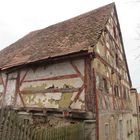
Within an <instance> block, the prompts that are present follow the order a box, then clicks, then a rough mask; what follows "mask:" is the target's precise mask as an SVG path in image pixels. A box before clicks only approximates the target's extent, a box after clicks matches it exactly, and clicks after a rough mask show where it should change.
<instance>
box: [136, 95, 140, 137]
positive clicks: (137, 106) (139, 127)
mask: <svg viewBox="0 0 140 140" xmlns="http://www.w3.org/2000/svg"><path fill="white" fill-rule="evenodd" d="M136 108H137V121H138V139H140V134H139V131H140V130H139V129H140V126H139V103H138V93H137V92H136Z"/></svg>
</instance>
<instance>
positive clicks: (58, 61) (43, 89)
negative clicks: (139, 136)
mask: <svg viewBox="0 0 140 140" xmlns="http://www.w3.org/2000/svg"><path fill="white" fill-rule="evenodd" d="M0 69H1V75H0V94H1V96H0V105H1V107H3V106H13V107H14V108H42V109H44V108H45V109H47V110H49V112H52V113H59V114H61V113H62V114H63V115H64V116H67V117H70V118H73V117H76V118H79V119H80V118H82V119H83V120H87V119H90V120H95V122H96V139H97V140H133V139H134V133H133V132H132V131H134V130H133V114H132V110H133V108H132V103H131V97H130V88H131V80H130V76H129V71H128V66H127V61H126V56H125V52H124V47H123V42H122V36H121V31H120V25H119V21H118V17H117V12H116V8H115V4H114V3H113V4H109V5H106V6H104V7H101V8H98V9H96V10H94V11H91V12H89V13H86V14H83V15H80V16H78V17H75V18H72V19H70V20H67V21H64V22H61V23H58V24H55V25H52V26H50V27H47V28H45V29H42V30H38V31H34V32H31V33H29V34H28V35H27V36H25V37H23V38H22V39H20V40H18V41H17V42H16V43H14V44H12V45H10V46H9V47H7V48H5V49H4V50H2V51H1V52H0ZM128 129H129V130H128Z"/></svg>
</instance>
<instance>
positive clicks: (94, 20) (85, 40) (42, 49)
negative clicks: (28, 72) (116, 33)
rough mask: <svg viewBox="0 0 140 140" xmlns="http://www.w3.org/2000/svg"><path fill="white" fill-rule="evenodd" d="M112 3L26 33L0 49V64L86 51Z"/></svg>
mask: <svg viewBox="0 0 140 140" xmlns="http://www.w3.org/2000/svg"><path fill="white" fill-rule="evenodd" d="M113 7H114V3H112V4H109V5H106V6H103V7H100V8H98V9H96V10H93V11H90V12H88V13H85V14H83V15H80V16H77V17H75V18H72V19H69V20H66V21H64V22H60V23H58V24H55V25H52V26H49V27H47V28H44V29H41V30H37V31H34V32H31V33H29V34H28V35H26V36H25V37H23V38H21V39H20V40H18V41H17V42H15V43H14V44H12V45H10V46H9V47H7V48H5V49H3V50H2V51H0V68H1V69H4V68H9V67H13V66H18V65H22V64H27V63H30V62H34V61H38V60H43V59H47V58H50V57H51V58H52V57H57V56H62V55H67V54H71V53H75V52H80V51H88V48H89V47H91V46H94V45H95V44H96V43H97V41H98V38H99V36H100V34H101V32H102V30H103V29H104V26H105V24H106V22H107V20H108V18H109V16H110V14H111V10H112V8H113Z"/></svg>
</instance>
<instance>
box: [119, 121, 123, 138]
mask: <svg viewBox="0 0 140 140" xmlns="http://www.w3.org/2000/svg"><path fill="white" fill-rule="evenodd" d="M118 140H123V122H122V120H119V123H118Z"/></svg>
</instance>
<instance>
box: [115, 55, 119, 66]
mask: <svg viewBox="0 0 140 140" xmlns="http://www.w3.org/2000/svg"><path fill="white" fill-rule="evenodd" d="M115 57H116V58H115V59H116V66H119V57H118V54H117V53H116V55H115Z"/></svg>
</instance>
